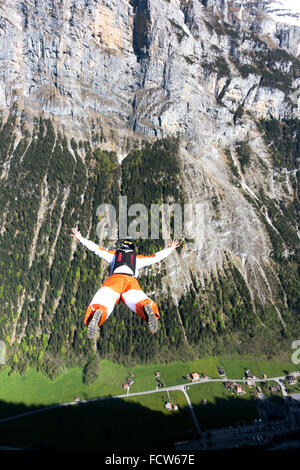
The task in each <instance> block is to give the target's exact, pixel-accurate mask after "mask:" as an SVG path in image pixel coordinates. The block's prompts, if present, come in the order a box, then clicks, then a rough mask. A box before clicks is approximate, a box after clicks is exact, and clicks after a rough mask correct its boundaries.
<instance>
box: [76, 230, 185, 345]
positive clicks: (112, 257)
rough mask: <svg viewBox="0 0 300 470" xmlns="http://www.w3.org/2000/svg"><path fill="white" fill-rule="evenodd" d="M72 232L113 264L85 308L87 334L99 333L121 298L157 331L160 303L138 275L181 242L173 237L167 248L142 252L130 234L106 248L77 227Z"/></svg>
mask: <svg viewBox="0 0 300 470" xmlns="http://www.w3.org/2000/svg"><path fill="white" fill-rule="evenodd" d="M72 232H73V235H72V236H73V237H74V238H75V239H76V240H78V241H80V242H81V243H82V244H83V245H84V246H85V247H86V248H88V249H89V250H91V251H93V252H94V253H95V254H96V255H97V256H99V257H100V258H103V259H104V260H105V261H107V262H108V263H109V264H110V276H109V278H108V279H107V280H106V281H105V282H104V283H103V284H102V286H101V287H100V289H99V290H98V291H97V292H96V294H95V295H94V297H93V299H92V301H91V303H90V305H89V306H88V308H87V310H86V312H85V318H84V323H85V324H86V325H87V336H88V337H89V338H93V337H94V336H95V335H96V333H97V329H98V326H100V325H102V323H104V322H105V320H106V319H107V318H108V317H109V316H110V314H111V313H112V311H113V308H114V306H115V305H116V304H117V303H118V302H119V300H120V299H121V300H122V301H123V302H124V303H125V304H126V305H127V307H129V308H130V309H131V310H132V311H133V312H135V313H137V314H138V316H139V317H141V318H142V319H143V320H144V321H146V322H147V323H148V326H149V328H150V331H151V332H152V333H153V334H154V333H156V332H157V329H158V319H159V318H160V315H159V312H158V308H157V304H156V303H155V302H153V301H152V300H151V299H149V297H147V295H146V294H145V293H144V292H143V291H142V289H141V287H140V285H139V283H138V281H137V279H136V278H137V277H138V273H139V270H140V269H141V268H144V267H145V266H149V265H150V264H154V263H157V262H159V261H162V260H163V259H164V258H166V257H167V256H169V255H170V254H171V253H172V251H173V250H175V249H176V248H177V247H178V246H179V242H178V241H177V240H174V241H172V242H171V243H170V244H169V247H168V248H165V249H164V250H161V251H158V252H157V253H154V254H153V255H150V256H143V255H137V254H136V252H135V245H134V242H133V240H132V239H130V238H127V239H125V240H123V241H121V242H120V243H119V247H118V248H117V249H116V250H106V249H105V248H101V247H100V246H98V245H97V244H96V243H94V242H92V241H90V240H87V239H86V238H84V237H83V236H82V235H81V233H80V232H79V231H78V230H77V229H76V228H73V229H72Z"/></svg>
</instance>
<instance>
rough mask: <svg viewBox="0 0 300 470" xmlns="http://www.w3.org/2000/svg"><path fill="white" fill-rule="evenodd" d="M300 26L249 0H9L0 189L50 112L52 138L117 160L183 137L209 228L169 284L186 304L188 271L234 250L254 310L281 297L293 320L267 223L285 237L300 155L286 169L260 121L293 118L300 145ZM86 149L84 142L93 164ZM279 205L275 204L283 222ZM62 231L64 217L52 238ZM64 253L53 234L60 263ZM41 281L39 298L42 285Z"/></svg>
mask: <svg viewBox="0 0 300 470" xmlns="http://www.w3.org/2000/svg"><path fill="white" fill-rule="evenodd" d="M259 3H260V2H259ZM299 31H300V28H298V27H297V26H293V27H292V28H287V27H286V26H285V25H281V26H280V25H278V24H277V23H275V22H274V21H273V20H272V18H271V17H269V16H268V14H267V13H266V11H265V10H262V9H260V8H259V4H258V2H250V1H249V2H242V3H241V2H233V1H229V0H228V1H225V0H219V1H211V0H209V1H203V2H201V1H198V0H161V1H158V0H131V1H127V0H121V1H119V0H106V1H105V0H103V1H101V2H99V1H96V0H85V1H83V0H67V1H64V2H61V1H53V2H50V1H48V0H41V1H39V2H36V1H34V0H31V1H28V2H23V1H15V2H13V3H11V2H9V1H7V0H3V1H2V2H1V23H0V56H1V79H0V107H1V110H2V116H3V123H5V121H6V120H7V117H8V115H9V113H10V112H11V110H13V113H14V115H15V123H14V142H13V144H12V146H11V147H10V150H9V152H8V153H7V154H6V155H4V156H3V158H2V175H1V184H2V185H3V187H5V185H6V184H7V182H8V181H9V180H10V178H12V175H11V165H13V150H14V149H16V148H17V145H18V143H20V142H21V139H22V137H23V136H24V133H26V135H27V139H28V141H27V145H29V142H30V140H31V139H32V138H33V136H34V126H35V125H36V123H37V120H38V119H39V118H40V117H42V118H43V119H50V120H51V121H52V123H53V126H54V132H55V135H56V136H58V135H59V134H63V135H64V136H65V138H66V146H67V148H68V149H69V152H70V153H71V154H73V156H74V143H75V144H76V145H78V144H79V143H80V142H81V141H82V142H83V141H84V142H89V145H90V148H91V149H94V148H96V147H99V148H101V149H102V150H103V151H109V152H110V151H114V152H116V155H117V158H118V160H119V162H121V161H123V160H124V159H125V160H126V156H127V154H128V153H129V152H130V150H131V149H132V148H133V147H134V146H135V147H139V146H140V145H141V142H142V140H148V141H150V142H154V141H155V140H156V139H161V138H165V137H170V136H173V137H179V139H180V148H179V157H180V162H181V167H182V180H181V182H182V185H183V190H184V192H185V201H186V202H192V203H194V204H199V205H200V206H201V208H202V212H201V214H202V215H201V217H202V220H203V224H202V225H200V227H199V231H198V233H197V234H196V243H195V244H194V246H193V248H192V249H190V250H188V249H187V248H186V246H185V247H184V248H183V251H182V252H181V255H180V256H179V255H178V254H177V255H174V257H172V259H169V260H168V261H167V271H166V278H165V279H166V285H169V286H170V287H171V290H172V293H173V296H174V299H175V301H176V302H178V301H179V299H180V297H181V296H182V295H183V294H184V293H185V292H186V291H187V290H188V289H189V286H190V285H191V284H192V273H193V275H195V276H196V277H199V279H203V277H204V276H205V275H207V274H208V275H210V273H212V272H215V273H218V272H219V269H221V270H222V265H223V262H224V256H225V254H226V256H229V258H230V259H231V261H232V262H233V263H234V265H235V266H236V267H237V268H238V269H239V271H240V273H241V274H242V276H243V278H244V279H245V282H246V285H247V286H248V288H249V289H250V292H251V298H252V302H253V305H254V303H255V299H259V301H260V302H262V303H263V304H266V303H271V304H272V305H273V306H274V308H275V309H276V312H277V313H276V315H277V321H278V322H279V323H280V324H284V319H283V317H282V315H283V314H282V312H283V311H285V310H286V309H288V300H287V299H286V298H285V297H284V296H283V297H282V283H281V279H280V276H279V275H278V269H277V268H276V266H277V265H276V261H274V259H273V258H272V256H271V254H272V252H273V251H274V246H273V244H272V237H271V236H270V231H274V232H275V234H276V235H278V237H282V234H281V233H280V230H279V229H278V227H277V226H276V222H278V219H279V218H280V215H281V216H282V215H283V213H282V206H284V207H286V206H287V205H289V204H293V203H294V201H297V200H298V196H299V195H298V187H297V174H298V173H297V172H298V164H299V155H298V160H297V158H296V157H297V155H295V152H294V151H293V152H294V154H293V155H294V156H293V158H292V157H291V158H292V160H293V162H292V164H290V165H286V164H283V163H282V162H281V163H282V164H277V166H276V164H274V154H275V153H276V151H274V148H273V147H274V145H276V142H275V144H274V141H273V147H272V141H271V140H267V137H268V136H269V134H268V133H267V131H266V129H265V128H264V127H263V125H262V123H266V122H271V121H272V122H273V123H274V122H276V123H285V127H284V129H286V128H288V129H290V133H287V135H288V136H289V137H288V138H289V139H290V140H289V142H291V145H292V148H293V149H295V148H298V150H299V146H298V147H296V146H295V145H296V144H295V142H296V140H297V139H299V134H298V132H299V131H297V130H296V131H295V132H294V131H293V130H291V129H292V127H291V126H292V125H294V123H295V122H297V120H298V119H299V106H298V101H299V91H298V90H299V83H300V67H299V61H298V60H297V54H299V51H298V39H299ZM289 123H293V124H289ZM289 126H290V127H289ZM279 129H281V127H278V132H279ZM284 129H283V130H284ZM293 129H294V128H293ZM278 132H277V134H276V135H277V137H279V140H280V135H279V133H278ZM282 132H283V131H282ZM96 134H97V135H98V134H101V138H100V140H99V138H96V137H95V135H96ZM270 135H271V134H270ZM282 135H283V134H282ZM282 135H281V137H282ZM72 142H73V146H72V144H71V143H72ZM298 145H299V144H298ZM86 148H87V147H86V146H79V147H78V148H77V151H76V152H77V154H76V155H77V157H76V158H77V160H78V158H79V160H81V161H82V164H83V166H85V165H87V163H86V154H87V152H86ZM272 152H273V153H272ZM74 158H75V157H74ZM76 158H75V160H76ZM277 159H278V158H277ZM275 163H276V162H275ZM47 190H48V189H47V184H46V180H45V182H44V186H43V190H42V197H41V200H40V205H39V207H38V208H37V212H36V220H35V223H34V227H33V228H34V230H33V235H32V240H31V242H30V247H31V255H30V257H29V261H28V267H29V268H30V267H31V266H32V265H34V263H35V261H37V258H36V255H35V244H36V241H37V237H38V234H39V230H40V227H41V225H42V221H43V220H44V218H45V217H46V216H47V211H49V210H50V208H52V209H51V210H53V207H54V204H55V198H54V199H53V200H51V198H49V196H48V193H47ZM63 191H64V193H63V197H61V196H60V195H59V194H58V193H57V197H58V200H59V201H60V204H61V205H60V211H61V212H60V214H61V216H60V218H61V220H62V219H63V214H64V208H65V207H66V205H68V203H69V202H70V201H69V199H68V198H69V196H70V192H69V190H68V188H67V187H64V189H63ZM86 191H87V187H85V189H83V192H82V194H81V196H82V198H83V199H82V200H84V198H85V197H86ZM262 195H263V196H262ZM136 202H140V201H136ZM271 204H274V205H275V208H276V210H277V211H278V213H277V212H276V217H275V219H276V220H275V222H274V220H272V217H271V216H270V213H271V211H270V205H271ZM268 210H269V212H268ZM3 213H4V214H5V217H3V223H2V229H1V232H2V234H4V233H5V230H6V220H7V211H6V212H5V210H4V212H3ZM273 213H274V211H273ZM285 220H286V221H287V223H288V224H289V225H290V227H289V228H290V230H292V231H293V234H295V240H296V241H295V243H294V245H293V246H288V244H287V243H286V241H284V240H283V242H282V243H283V244H284V250H285V253H286V257H287V256H288V255H289V253H292V252H293V253H294V252H295V250H296V249H298V248H299V244H297V243H299V231H298V226H297V222H295V220H297V217H295V218H294V219H293V220H291V218H289V217H287V218H286V219H285ZM93 230H95V228H94V227H91V226H90V227H89V232H88V233H90V234H91V237H93V236H94V237H95V232H93ZM59 232H60V230H59V226H58V229H57V233H56V239H55V240H58V239H59V236H60V233H59ZM272 233H273V232H272ZM93 234H94V235H93ZM297 247H298V248H297ZM55 249H56V243H54V244H53V245H52V257H53V259H54V252H55ZM72 250H73V252H74V250H75V247H73V249H72ZM50 261H51V259H50ZM50 265H51V264H50ZM43 289H44V290H42V291H41V292H40V299H41V304H43V301H44V300H45V295H46V294H45V292H46V291H47V285H46V284H45V285H44V287H43ZM28 295H29V293H28V292H27V293H24V292H23V291H21V292H20V293H19V297H18V300H15V302H16V304H15V306H14V308H17V305H18V308H17V310H18V315H17V318H14V321H15V324H16V323H17V320H18V318H19V315H20V314H21V311H22V305H23V304H22V302H23V301H24V302H25V300H24V299H26V296H28ZM55 302H56V303H55V305H58V304H59V295H57V296H56V300H55ZM40 308H41V309H42V307H40ZM41 311H42V310H41ZM179 314H180V312H179ZM12 338H13V339H14V336H12ZM13 339H12V340H11V342H13Z"/></svg>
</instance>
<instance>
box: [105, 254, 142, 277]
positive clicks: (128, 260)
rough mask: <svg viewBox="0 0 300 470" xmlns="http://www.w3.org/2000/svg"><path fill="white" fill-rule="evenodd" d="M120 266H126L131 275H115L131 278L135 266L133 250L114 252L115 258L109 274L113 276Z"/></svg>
mask: <svg viewBox="0 0 300 470" xmlns="http://www.w3.org/2000/svg"><path fill="white" fill-rule="evenodd" d="M121 266H128V267H129V268H130V269H131V270H132V274H128V273H121V272H120V273H119V272H118V273H117V274H126V275H127V276H133V277H134V275H135V266H136V253H135V251H133V250H130V251H127V250H122V249H118V250H117V251H116V256H115V262H114V265H113V267H112V271H111V274H114V272H115V270H116V269H117V268H120V267H121Z"/></svg>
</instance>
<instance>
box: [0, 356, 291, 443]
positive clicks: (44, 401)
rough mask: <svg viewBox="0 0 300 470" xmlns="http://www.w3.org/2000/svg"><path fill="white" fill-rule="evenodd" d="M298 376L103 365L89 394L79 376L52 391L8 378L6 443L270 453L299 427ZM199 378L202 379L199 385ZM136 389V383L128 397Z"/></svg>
mask: <svg viewBox="0 0 300 470" xmlns="http://www.w3.org/2000/svg"><path fill="white" fill-rule="evenodd" d="M294 371H297V366H295V365H294V364H292V363H288V362H279V361H277V362H276V361H263V360H259V359H256V358H238V359H237V358H217V357H210V358H205V359H199V360H197V361H191V362H189V363H173V364H168V365H162V364H160V365H157V364H153V365H148V366H138V367H135V368H132V369H131V370H128V369H127V368H126V367H123V366H120V365H117V364H114V363H111V362H109V361H101V372H100V375H99V378H98V379H97V381H96V382H95V383H94V384H93V385H90V386H86V385H84V384H83V383H82V370H81V369H79V368H76V369H72V370H69V371H66V373H65V374H63V375H61V376H60V377H58V378H57V379H56V380H54V381H50V380H48V379H47V378H45V377H43V376H41V375H39V374H37V373H36V371H34V370H30V371H29V373H28V375H27V376H20V375H19V374H15V375H13V376H10V377H9V376H8V371H7V370H3V371H2V372H1V373H0V437H1V442H2V443H3V444H5V445H7V446H18V445H20V446H21V447H29V448H43V447H45V446H46V447H47V446H49V447H51V448H52V447H55V448H73V447H74V446H76V447H78V446H79V448H101V449H111V448H113V447H114V446H115V445H116V443H117V446H118V447H119V448H120V449H122V448H123V449H130V448H137V449H143V448H144V446H145V442H149V443H150V445H151V446H153V448H157V447H161V446H162V447H166V448H174V445H175V443H176V442H178V441H181V442H188V443H190V442H193V443H195V442H196V443H197V442H198V444H194V445H196V446H198V448H199V449H200V448H206V449H207V448H222V447H220V446H222V445H225V446H226V445H227V446H229V447H239V446H243V445H251V444H252V445H258V444H260V443H261V441H265V443H267V442H268V441H269V440H270V439H272V438H273V436H276V435H277V434H278V435H280V434H282V433H283V432H292V431H293V430H297V429H298V427H299V426H300V417H299V408H300V407H299V403H300V402H299V400H298V398H297V397H298V396H299V392H300V389H299V378H298V376H296V383H295V384H289V381H288V379H287V376H289V374H291V373H292V372H294ZM191 374H198V376H197V375H194V380H195V381H193V380H192V376H191ZM221 375H222V376H221ZM247 376H248V377H247ZM128 379H131V381H133V383H132V384H131V385H130V386H129V387H128V388H127V389H126V388H122V386H124V384H125V383H126V380H128ZM249 380H250V381H249ZM226 383H227V387H226V386H225V384H226ZM271 387H272V388H271ZM293 397H294V398H293ZM290 400H292V402H290ZM71 405H72V406H71ZM13 417H16V418H15V419H14V418H13ZM75 423H77V424H75ZM58 424H59V426H57V425H58ZM270 426H271V427H270ZM272 426H275V428H274V429H273V428H272ZM276 426H277V427H278V429H277V428H276ZM128 427H129V428H130V436H131V437H129V435H128V433H126V429H128ZM24 429H26V430H27V432H25V433H24V432H23V431H22V430H24ZM54 429H55V431H54ZM52 432H53V433H54V434H52ZM95 432H96V435H97V436H98V438H96V437H95V434H94V433H95ZM99 438H100V440H99ZM226 442H227V444H226ZM75 443H76V445H75ZM99 446H100V447H99Z"/></svg>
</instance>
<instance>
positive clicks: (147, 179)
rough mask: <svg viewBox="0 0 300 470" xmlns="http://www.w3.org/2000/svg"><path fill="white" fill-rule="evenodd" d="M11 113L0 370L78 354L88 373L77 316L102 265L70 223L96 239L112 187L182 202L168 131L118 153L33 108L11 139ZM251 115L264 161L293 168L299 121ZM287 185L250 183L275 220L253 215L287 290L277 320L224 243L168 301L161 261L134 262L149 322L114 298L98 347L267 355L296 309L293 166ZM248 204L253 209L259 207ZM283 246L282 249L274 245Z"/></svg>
mask: <svg viewBox="0 0 300 470" xmlns="http://www.w3.org/2000/svg"><path fill="white" fill-rule="evenodd" d="M18 125H19V123H18V122H17V112H16V111H15V110H12V111H11V114H10V116H9V118H8V119H7V120H4V119H3V120H2V121H1V123H0V163H1V165H0V171H1V172H2V173H1V174H0V177H1V182H0V197H1V204H0V215H1V221H2V224H1V231H0V279H1V283H0V339H3V340H5V342H6V344H7V353H8V357H7V363H8V364H9V366H10V373H11V374H13V373H14V372H16V371H18V372H20V373H21V374H26V371H27V370H28V367H29V366H34V367H36V368H37V370H38V371H41V372H42V373H44V374H46V375H47V376H49V377H50V378H55V377H56V376H57V375H58V374H60V373H61V372H62V371H63V370H64V368H66V367H72V366H75V365H80V366H82V367H85V369H84V370H85V376H86V380H87V381H89V380H91V379H90V370H91V369H93V368H94V365H95V364H94V363H93V358H94V354H95V353H94V348H93V344H92V342H91V341H89V340H88V339H87V337H86V327H85V325H84V323H83V317H84V313H85V309H86V307H87V305H88V304H89V302H90V300H91V298H92V296H93V295H94V293H95V291H96V290H97V289H98V288H99V286H100V285H101V282H102V281H103V280H104V279H105V277H106V276H107V274H108V271H107V267H106V265H105V264H103V263H102V262H100V261H99V258H97V257H96V256H95V255H94V254H92V253H90V252H88V250H86V249H85V248H84V247H83V246H82V245H80V244H78V245H76V242H74V241H73V239H72V238H71V236H70V233H71V232H70V230H71V227H73V226H78V228H79V229H80V231H81V233H82V234H83V235H84V236H87V234H89V238H90V239H91V240H93V241H96V240H97V235H96V227H97V222H98V219H97V215H96V211H97V207H98V206H99V205H100V204H103V203H110V204H113V205H114V206H115V207H117V206H118V198H119V196H120V195H126V196H127V198H128V206H129V205H131V204H132V203H133V202H136V201H138V202H139V203H143V204H144V205H145V206H146V207H149V209H150V206H151V204H154V203H157V204H161V203H168V202H172V201H176V202H179V203H183V202H184V200H185V194H184V190H183V187H182V169H181V162H180V158H179V139H178V138H165V139H157V140H156V141H155V142H152V143H150V142H142V143H141V145H139V146H136V147H135V148H133V149H132V150H131V151H130V152H129V154H128V155H127V157H126V159H125V160H124V161H123V163H122V164H121V165H120V164H119V163H118V159H117V156H116V154H115V153H114V152H108V151H103V150H101V149H100V145H99V148H96V149H92V148H91V146H90V144H89V143H88V142H79V143H76V142H75V141H74V139H72V140H71V142H68V141H67V140H66V137H65V136H64V135H63V134H62V133H60V132H59V131H57V130H56V129H55V128H54V126H53V123H52V121H51V120H44V119H39V120H36V123H35V126H34V130H33V132H32V133H30V132H29V131H28V130H25V129H23V128H22V127H21V131H22V137H21V139H20V138H19V137H17V136H19V132H18V133H17V132H16V128H17V126H18ZM258 125H259V129H260V131H261V132H262V135H264V138H265V139H266V143H269V142H270V141H271V140H272V142H273V147H272V148H271V147H270V148H271V151H272V152H273V155H274V166H276V167H277V168H278V169H279V171H280V170H281V169H285V168H288V169H296V168H297V167H296V165H297V163H296V159H295V155H297V154H298V155H299V122H298V121H290V122H288V121H287V122H283V123H279V122H277V121H275V120H271V121H261V122H260V123H259V124H258ZM295 126H298V127H295ZM295 136H296V137H295ZM17 138H18V139H19V140H18V141H17ZM283 139H284V141H285V142H286V144H285V145H284V146H283V145H282V141H283ZM237 151H238V152H239V155H240V163H241V166H242V171H243V172H244V171H246V166H247V164H248V163H249V159H251V155H249V149H248V147H247V146H245V145H244V144H243V143H239V146H238V148H237ZM294 185H295V194H297V197H296V198H295V200H294V201H291V202H290V203H289V204H286V203H284V202H283V203H282V205H277V204H275V203H274V201H271V200H269V199H268V198H267V197H266V196H265V195H264V194H263V193H261V194H260V201H261V205H263V206H264V207H266V208H267V210H268V214H269V217H270V219H271V220H272V221H273V223H274V226H275V227H276V232H274V229H272V227H271V226H269V227H268V225H267V223H266V225H265V227H266V231H267V233H268V234H269V237H270V240H271V242H272V244H273V257H274V263H275V264H276V266H277V269H278V277H279V279H280V281H281V286H282V290H283V291H284V295H285V296H286V297H287V307H282V312H281V313H282V316H283V318H284V321H285V323H286V328H283V326H282V324H281V323H280V322H279V320H278V315H277V312H276V311H275V307H274V305H262V304H261V302H259V301H258V299H254V300H253V299H252V298H251V295H250V292H249V289H248V286H247V285H246V283H245V281H244V279H243V277H242V275H241V273H240V272H239V270H238V269H237V268H236V266H235V265H234V264H233V261H232V259H231V258H230V255H229V254H228V253H226V252H225V253H224V261H223V266H222V267H220V269H219V271H218V272H216V273H210V274H207V276H206V278H205V281H204V283H202V282H200V281H199V279H196V278H194V277H193V275H192V274H191V276H192V278H193V283H192V285H191V286H190V290H189V292H186V293H185V294H184V295H183V296H182V297H181V299H180V301H179V304H178V305H176V303H175V302H174V299H173V298H172V293H171V292H170V291H168V292H165V290H164V289H163V279H164V275H165V267H164V264H163V263H162V264H161V265H158V266H155V267H150V268H148V269H147V270H145V272H144V273H143V275H142V276H141V278H140V284H141V286H142V288H143V289H144V290H145V291H146V292H147V293H148V295H150V296H155V301H156V302H157V303H158V306H159V309H160V313H161V321H160V323H159V331H158V333H157V334H156V335H155V336H153V335H149V331H148V328H147V325H145V324H144V323H143V322H142V320H141V319H140V318H139V317H138V316H137V315H135V314H134V313H132V312H131V311H129V310H128V309H127V308H125V307H124V305H122V304H121V303H120V304H119V305H117V306H116V308H115V312H114V313H113V314H112V315H111V317H110V318H109V320H108V321H107V322H106V323H105V328H101V330H100V336H99V339H98V342H97V350H98V353H99V355H100V357H101V358H103V359H104V358H105V359H112V360H114V361H116V362H120V363H123V364H138V363H149V362H154V361H156V362H158V361H160V362H168V361H173V360H178V359H180V360H188V359H193V358H196V357H199V356H201V355H205V354H212V353H214V354H218V353H220V352H221V351H223V352H226V351H227V352H236V351H238V352H240V353H247V352H251V351H254V350H255V352H256V354H258V353H261V354H265V355H267V356H269V355H270V356H271V355H272V354H273V353H275V352H276V350H277V349H278V347H282V345H283V344H284V342H285V341H289V340H290V338H292V334H293V333H294V334H295V328H297V325H298V324H299V311H300V273H299V240H298V238H297V236H296V232H295V227H296V226H297V223H299V197H298V196H299V172H297V171H295V177H294ZM249 202H250V203H253V201H249ZM253 204H254V203H253ZM255 204H257V203H255ZM256 209H257V211H258V213H260V209H261V207H256ZM273 232H274V233H273ZM164 246H165V241H164V240H163V239H162V238H160V239H158V240H150V239H149V240H138V243H137V248H138V250H139V251H140V252H143V253H145V254H151V253H153V252H154V251H156V250H158V249H161V248H163V247H164ZM286 249H288V256H283V252H286ZM281 294H282V292H281V293H279V294H278V297H279V299H280V297H281ZM279 302H280V300H279ZM279 306H280V304H279ZM180 319H181V321H182V323H181V321H179V320H180ZM293 339H294V336H293ZM89 365H90V368H89Z"/></svg>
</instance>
